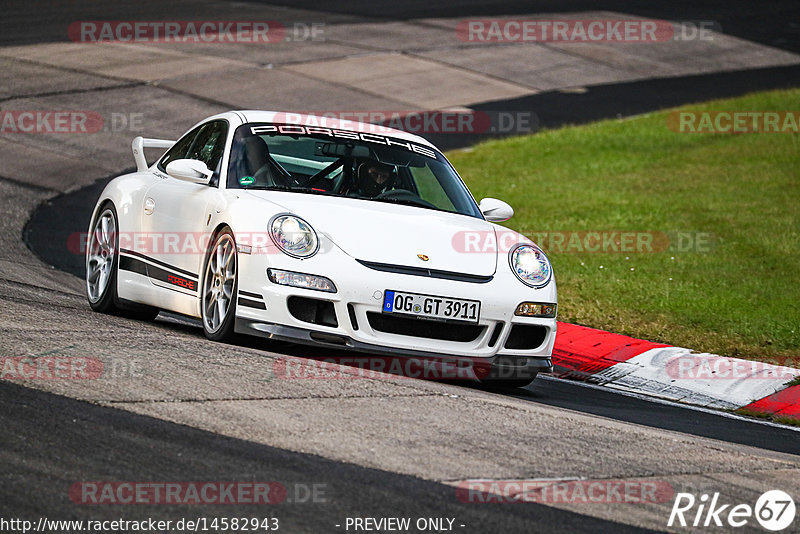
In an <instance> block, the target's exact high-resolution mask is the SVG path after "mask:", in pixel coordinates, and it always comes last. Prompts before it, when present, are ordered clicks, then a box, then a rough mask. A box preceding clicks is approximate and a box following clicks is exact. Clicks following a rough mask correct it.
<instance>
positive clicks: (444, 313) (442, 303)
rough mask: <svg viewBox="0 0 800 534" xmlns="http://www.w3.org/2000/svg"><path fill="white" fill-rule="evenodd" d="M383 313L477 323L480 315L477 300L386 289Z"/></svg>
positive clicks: (479, 304) (479, 306)
mask: <svg viewBox="0 0 800 534" xmlns="http://www.w3.org/2000/svg"><path fill="white" fill-rule="evenodd" d="M383 313H400V314H405V315H415V316H417V317H427V318H430V319H452V320H457V321H469V322H471V323H477V322H478V319H479V318H480V316H481V303H480V301H478V300H466V299H454V298H449V297H437V296H435V295H420V294H418V293H405V292H402V291H392V290H388V289H387V290H386V291H385V292H384V293H383Z"/></svg>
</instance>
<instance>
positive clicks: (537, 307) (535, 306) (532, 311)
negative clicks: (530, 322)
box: [514, 302, 556, 319]
mask: <svg viewBox="0 0 800 534" xmlns="http://www.w3.org/2000/svg"><path fill="white" fill-rule="evenodd" d="M514 315H519V316H522V317H544V318H547V319H552V318H553V317H555V316H556V305H555V304H544V303H541V302H523V303H521V304H520V305H519V306H517V309H516V310H514Z"/></svg>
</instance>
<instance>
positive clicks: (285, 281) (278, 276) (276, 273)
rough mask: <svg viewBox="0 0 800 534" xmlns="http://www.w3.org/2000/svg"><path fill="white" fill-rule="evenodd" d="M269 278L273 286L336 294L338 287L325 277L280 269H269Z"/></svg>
mask: <svg viewBox="0 0 800 534" xmlns="http://www.w3.org/2000/svg"><path fill="white" fill-rule="evenodd" d="M267 276H268V277H269V280H270V282H272V283H273V284H278V285H282V286H291V287H302V288H305V289H315V290H317V291H327V292H328V293H336V286H335V285H333V282H332V281H331V280H330V279H329V278H325V277H324V276H315V275H313V274H304V273H295V272H292V271H281V270H279V269H267Z"/></svg>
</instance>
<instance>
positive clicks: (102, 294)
mask: <svg viewBox="0 0 800 534" xmlns="http://www.w3.org/2000/svg"><path fill="white" fill-rule="evenodd" d="M118 229H119V224H118V218H117V210H116V209H115V208H114V205H113V204H112V203H111V202H106V203H105V204H103V206H102V207H101V208H100V215H98V216H97V220H96V221H95V223H94V225H93V226H92V231H91V233H90V235H89V240H88V243H87V247H86V298H87V299H88V301H89V306H91V308H92V310H94V311H96V312H99V313H108V314H112V315H120V316H123V317H127V318H129V319H138V320H142V321H152V320H153V319H155V318H156V315H158V308H153V307H152V306H147V305H144V304H136V303H130V304H128V303H125V304H123V303H122V302H121V300H120V298H119V294H118V293H117V275H118V271H119V230H118Z"/></svg>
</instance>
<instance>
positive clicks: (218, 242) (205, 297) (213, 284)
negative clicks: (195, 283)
mask: <svg viewBox="0 0 800 534" xmlns="http://www.w3.org/2000/svg"><path fill="white" fill-rule="evenodd" d="M237 268H238V264H237V258H236V243H235V241H234V239H233V233H232V232H231V230H230V229H229V228H225V229H224V230H223V231H222V232H220V233H219V234H217V236H216V239H215V240H214V244H213V246H212V247H211V250H210V251H209V253H208V257H207V258H206V266H205V269H204V270H203V283H202V286H201V287H202V291H201V295H202V300H201V308H202V310H201V313H202V318H203V331H204V332H205V334H206V337H207V338H208V339H211V340H213V341H228V340H230V339H231V338H232V337H233V328H234V322H235V319H236V300H235V299H236V291H237V288H238V271H237Z"/></svg>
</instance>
